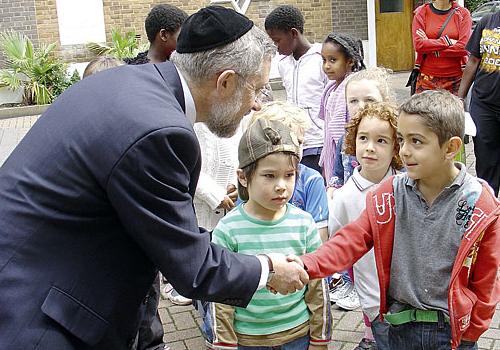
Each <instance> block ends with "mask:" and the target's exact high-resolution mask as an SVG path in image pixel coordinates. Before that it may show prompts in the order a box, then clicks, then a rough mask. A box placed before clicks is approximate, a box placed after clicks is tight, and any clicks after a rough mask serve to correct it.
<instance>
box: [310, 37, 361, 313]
mask: <svg viewBox="0 0 500 350" xmlns="http://www.w3.org/2000/svg"><path fill="white" fill-rule="evenodd" d="M321 57H322V62H323V71H324V72H325V74H326V75H327V76H328V79H330V80H332V81H331V82H330V83H329V84H328V85H327V86H326V88H325V91H324V92H323V96H322V98H321V103H320V114H319V117H320V118H321V119H323V120H324V122H325V128H324V145H323V150H322V152H321V159H320V165H321V166H322V168H323V176H324V178H325V180H326V182H327V184H329V185H331V183H332V181H333V179H332V176H333V164H334V160H335V159H334V157H335V148H336V143H337V142H338V140H339V139H340V137H341V136H342V135H343V134H344V132H345V130H344V126H345V124H346V123H347V122H348V121H349V114H348V112H347V105H346V102H345V84H346V77H347V76H348V75H349V74H351V73H352V72H356V71H359V70H362V69H364V68H365V64H364V63H363V48H362V44H361V41H359V40H355V39H353V38H351V37H350V36H347V35H343V34H335V33H331V34H329V35H328V36H327V38H326V39H325V41H324V42H323V46H322V49H321ZM329 284H330V286H329V288H330V301H332V302H333V303H336V302H337V301H338V300H341V299H344V304H343V305H342V308H343V309H346V310H354V309H356V308H358V307H359V300H358V297H357V294H356V291H355V289H354V286H353V283H352V278H351V277H349V275H348V274H347V273H345V272H344V274H343V275H342V276H341V275H339V274H336V275H334V276H332V279H330V282H329Z"/></svg>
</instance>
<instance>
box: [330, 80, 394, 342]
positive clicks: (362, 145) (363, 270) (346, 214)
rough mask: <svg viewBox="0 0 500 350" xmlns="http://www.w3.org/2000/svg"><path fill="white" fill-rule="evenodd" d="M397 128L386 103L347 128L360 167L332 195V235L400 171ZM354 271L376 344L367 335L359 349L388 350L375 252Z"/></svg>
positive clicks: (364, 111)
mask: <svg viewBox="0 0 500 350" xmlns="http://www.w3.org/2000/svg"><path fill="white" fill-rule="evenodd" d="M377 91H378V90H377ZM348 96H349V94H348ZM396 128H397V111H396V108H395V107H394V106H392V105H391V104H389V103H387V102H378V103H373V104H369V105H367V106H365V107H364V108H361V109H360V110H359V111H358V112H357V113H356V114H355V115H354V116H353V118H352V119H351V121H350V122H349V124H348V125H347V126H346V136H345V153H346V154H348V155H351V156H356V158H357V159H358V160H359V163H360V165H359V166H358V167H356V168H355V169H354V172H353V174H352V177H350V178H349V180H347V182H346V183H345V185H344V186H343V187H341V188H340V189H338V190H337V191H335V192H334V193H333V199H332V200H331V202H330V204H331V205H330V218H329V220H328V228H329V231H330V234H331V235H334V234H335V232H336V231H337V230H339V229H340V228H342V226H344V225H347V224H348V223H350V222H352V221H354V220H355V219H357V218H358V216H359V214H361V212H362V211H363V210H364V209H365V202H366V201H365V197H366V194H367V193H368V191H370V190H373V187H374V186H375V185H376V184H378V183H379V182H381V181H382V180H385V179H387V178H388V177H390V176H391V175H395V174H396V171H397V170H398V169H400V168H401V159H400V157H399V154H398V152H399V145H398V143H397V138H396ZM353 269H354V285H355V286H356V291H357V294H358V296H359V301H360V303H361V307H362V309H363V313H364V314H365V315H366V317H367V318H368V321H369V322H371V330H372V331H373V336H374V337H375V340H376V347H375V344H374V342H373V341H372V340H371V339H370V335H371V334H367V335H366V336H365V338H363V339H362V340H361V343H360V345H359V349H379V350H388V349H389V344H388V338H387V337H388V335H387V332H388V330H389V325H388V324H387V323H384V322H383V321H380V319H379V318H378V315H379V312H378V309H379V305H380V296H379V294H380V289H379V285H378V278H377V270H376V267H375V255H374V253H373V249H371V250H370V251H369V252H368V253H367V254H366V255H364V256H363V257H362V258H361V259H359V260H358V261H357V262H356V263H355V264H354V265H353ZM339 302H340V301H339ZM372 339H373V338H372Z"/></svg>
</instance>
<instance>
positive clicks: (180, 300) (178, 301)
mask: <svg viewBox="0 0 500 350" xmlns="http://www.w3.org/2000/svg"><path fill="white" fill-rule="evenodd" d="M167 298H168V299H169V300H170V301H171V302H172V304H174V305H182V306H186V305H190V304H191V303H192V302H193V301H192V300H191V299H189V298H186V297H184V296H182V295H180V294H179V292H177V291H176V290H175V288H173V289H171V290H170V291H169V292H168V293H167Z"/></svg>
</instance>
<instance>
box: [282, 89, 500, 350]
mask: <svg viewBox="0 0 500 350" xmlns="http://www.w3.org/2000/svg"><path fill="white" fill-rule="evenodd" d="M463 135H464V112H463V107H462V103H461V102H460V100H459V99H458V98H457V97H455V96H453V95H452V94H450V93H449V92H446V91H425V92H423V93H421V94H417V95H414V96H412V97H411V98H410V99H409V100H408V101H407V102H406V103H403V105H402V106H401V107H400V116H399V121H398V141H399V144H400V152H399V153H400V156H401V159H402V161H403V163H404V165H405V167H406V169H407V172H406V173H402V174H399V175H396V176H394V177H391V178H389V179H388V180H386V181H384V182H382V183H381V185H380V187H378V188H377V189H376V190H374V191H373V192H371V193H369V194H368V195H367V196H366V209H365V210H364V211H363V212H362V213H361V215H360V216H359V218H358V219H357V220H356V221H354V222H352V223H351V224H349V225H346V226H344V227H343V228H341V229H340V230H339V231H337V233H336V234H335V236H333V237H332V238H331V239H330V240H329V241H328V242H326V243H325V244H324V245H323V246H322V247H320V248H319V250H318V251H317V252H315V253H311V254H306V255H304V256H302V257H301V258H300V259H299V258H297V257H290V259H292V258H294V259H296V261H303V263H304V266H305V268H306V270H307V272H308V273H309V276H310V278H311V279H313V278H320V277H324V276H327V275H329V274H331V273H333V272H336V271H341V270H343V269H345V268H346V267H347V266H350V265H351V264H353V263H354V262H355V261H357V260H358V259H359V258H361V257H362V256H363V255H364V254H365V253H366V252H367V251H369V250H370V249H371V248H372V247H374V251H375V260H376V265H377V273H378V277H379V283H380V315H383V316H382V317H385V319H386V320H387V321H388V322H389V323H390V324H391V325H392V326H391V327H390V329H389V345H390V348H391V349H405V350H412V349H415V350H417V349H450V347H451V349H477V343H476V342H477V340H478V338H479V337H480V336H481V334H482V333H484V332H485V331H486V330H487V329H488V325H489V324H490V322H491V318H492V317H493V314H494V312H495V307H496V304H497V303H498V301H499V298H500V283H499V281H498V278H497V272H498V267H499V263H500V250H499V249H498V247H499V245H500V220H499V219H498V217H499V215H500V203H499V201H498V200H497V199H496V198H495V196H494V195H493V193H492V190H491V188H490V187H489V186H488V185H487V184H486V183H485V182H484V181H483V180H480V179H478V178H476V177H473V176H472V175H470V174H468V173H467V172H466V168H465V166H464V165H463V164H461V163H458V162H454V157H455V155H456V153H457V152H458V151H459V150H460V147H461V146H462V137H463Z"/></svg>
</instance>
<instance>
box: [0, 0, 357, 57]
mask: <svg viewBox="0 0 500 350" xmlns="http://www.w3.org/2000/svg"><path fill="white" fill-rule="evenodd" d="M331 1H332V0H290V1H287V3H288V4H291V5H295V6H297V7H298V8H299V9H300V10H301V11H302V12H303V14H304V17H305V19H306V23H305V35H306V37H307V38H308V39H309V40H310V41H313V42H314V41H316V42H321V41H323V39H324V37H325V36H326V35H327V34H328V33H329V32H330V31H331V28H332V4H331ZM360 1H361V0H360ZM362 1H366V0H362ZM164 2H165V0H150V1H144V0H103V11H104V21H105V29H106V40H107V41H108V42H109V41H111V30H112V29H113V28H116V29H119V30H120V32H122V33H125V32H127V31H130V30H133V31H135V32H136V33H137V34H140V35H141V38H142V40H143V41H144V42H147V37H146V33H145V30H144V20H145V18H146V16H147V14H148V13H149V11H150V9H151V8H152V7H153V6H154V5H156V4H160V3H164ZM333 2H345V3H349V1H337V0H333ZM353 2H356V1H353ZM169 3H170V4H172V5H175V6H178V7H180V8H182V9H183V10H184V11H186V12H187V13H188V14H192V13H193V12H196V11H197V10H198V9H200V8H201V7H205V6H207V5H208V4H209V0H171V1H169ZM281 4H283V2H282V1H281V0H253V1H252V2H251V4H250V7H249V8H248V10H247V16H248V17H250V18H251V19H252V20H253V21H254V22H255V23H256V24H257V25H258V26H259V27H261V28H264V19H265V17H266V16H267V14H268V13H269V12H271V11H272V10H273V9H274V8H276V7H277V6H279V5H281ZM365 7H366V4H365ZM353 9H354V7H351V10H353ZM357 10H359V8H358V9H357ZM357 12H359V11H357ZM18 13H20V14H21V15H17V14H18ZM365 17H366V14H365ZM5 18H7V20H6V19H5ZM0 20H1V21H0V26H1V27H0V28H3V27H7V28H16V25H17V27H19V28H22V29H23V30H25V31H26V33H29V35H31V37H33V38H34V39H38V40H36V41H38V42H42V43H52V42H56V43H57V45H58V51H59V53H60V55H61V56H62V57H63V58H64V59H65V60H66V61H71V62H79V61H80V62H82V61H88V60H89V59H90V58H91V55H90V53H89V52H88V51H87V50H86V49H85V47H84V45H65V46H63V47H61V45H60V41H59V25H58V21H57V9H56V0H16V1H12V0H0ZM9 21H10V22H9ZM35 26H36V27H35Z"/></svg>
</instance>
